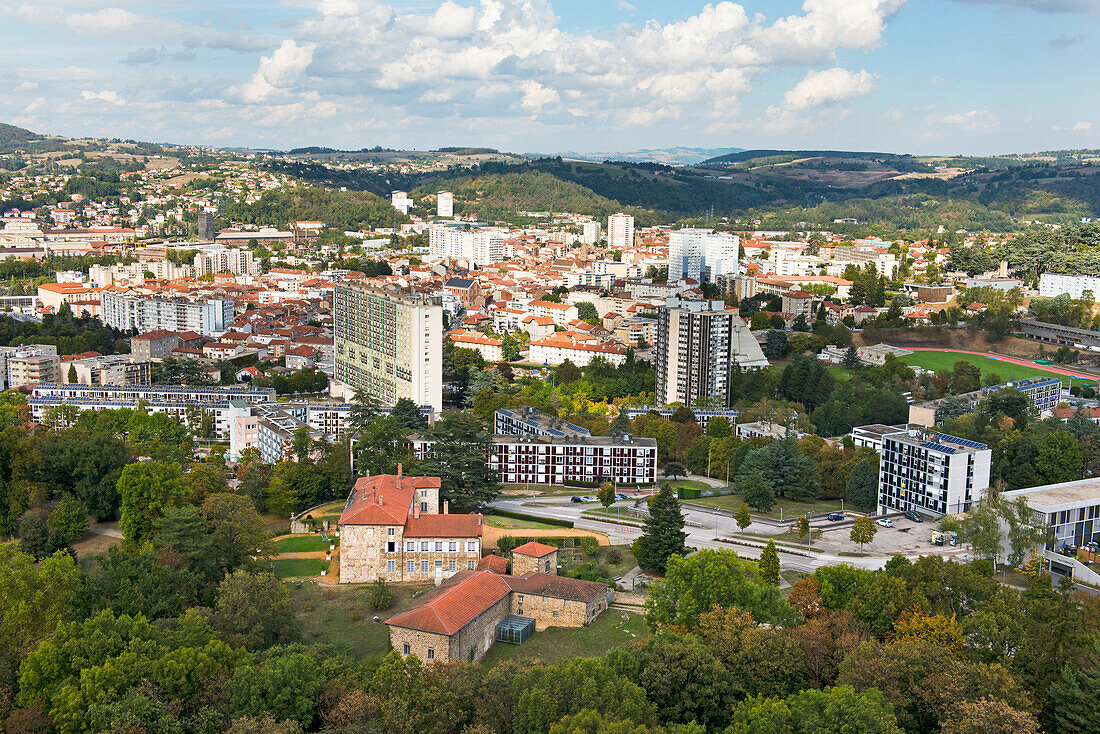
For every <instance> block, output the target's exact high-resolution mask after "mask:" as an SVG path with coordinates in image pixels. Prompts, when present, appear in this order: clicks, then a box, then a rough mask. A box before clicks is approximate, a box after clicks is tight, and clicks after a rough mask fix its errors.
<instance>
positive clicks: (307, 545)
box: [275, 533, 329, 553]
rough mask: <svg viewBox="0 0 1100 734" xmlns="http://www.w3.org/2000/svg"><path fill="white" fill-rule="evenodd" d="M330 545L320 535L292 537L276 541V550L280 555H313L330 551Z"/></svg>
mask: <svg viewBox="0 0 1100 734" xmlns="http://www.w3.org/2000/svg"><path fill="white" fill-rule="evenodd" d="M328 547H329V543H327V542H325V539H324V538H322V537H321V536H320V535H319V534H317V535H315V534H312V533H311V534H309V535H292V536H290V537H288V538H282V539H280V540H276V541H275V549H276V550H277V551H279V552H280V553H311V552H313V551H323V550H328Z"/></svg>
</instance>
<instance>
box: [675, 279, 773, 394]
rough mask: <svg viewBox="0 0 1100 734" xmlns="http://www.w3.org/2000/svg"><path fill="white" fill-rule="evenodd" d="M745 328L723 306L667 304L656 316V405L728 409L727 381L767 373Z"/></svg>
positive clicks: (761, 355) (763, 359) (715, 303)
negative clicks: (742, 372) (737, 374)
mask: <svg viewBox="0 0 1100 734" xmlns="http://www.w3.org/2000/svg"><path fill="white" fill-rule="evenodd" d="M767 366H768V360H767V358H766V357H765V356H764V352H763V351H762V350H761V349H760V344H759V343H758V342H757V341H756V338H755V337H754V336H753V335H752V333H751V332H750V331H749V327H748V325H747V324H745V322H744V321H743V320H742V319H741V317H740V316H738V315H737V309H736V308H728V307H727V306H726V304H725V303H723V302H722V301H681V300H679V299H677V298H670V299H668V300H667V301H666V303H665V306H664V307H662V308H661V309H659V310H658V312H657V366H656V371H657V402H658V403H659V404H660V405H668V404H669V403H674V402H675V403H680V404H681V405H688V406H690V405H693V404H694V403H695V401H696V400H697V399H699V398H704V399H709V400H714V401H716V402H717V403H718V405H720V406H722V407H727V408H728V407H730V403H731V398H730V391H729V383H730V375H731V374H732V373H733V372H734V371H735V370H736V369H739V368H740V369H754V368H757V367H767Z"/></svg>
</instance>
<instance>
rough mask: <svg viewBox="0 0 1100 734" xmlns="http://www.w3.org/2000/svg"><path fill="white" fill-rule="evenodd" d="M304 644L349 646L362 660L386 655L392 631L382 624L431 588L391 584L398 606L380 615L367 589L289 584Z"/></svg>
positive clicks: (428, 585) (311, 582) (422, 585)
mask: <svg viewBox="0 0 1100 734" xmlns="http://www.w3.org/2000/svg"><path fill="white" fill-rule="evenodd" d="M287 586H288V588H289V589H290V598H291V601H292V602H293V604H294V613H295V616H297V618H298V627H299V629H301V631H302V641H303V642H307V643H312V642H322V641H323V642H329V643H332V644H334V645H336V646H338V647H343V646H347V647H348V649H349V650H350V651H351V653H352V654H353V655H355V656H356V657H358V658H364V657H369V656H371V655H385V654H386V653H388V652H389V651H390V630H389V628H388V627H386V625H385V624H382V622H381V621H379V622H375V621H374V617H375V616H378V618H379V620H385V619H388V618H389V617H391V616H393V615H394V614H395V613H396V612H398V611H400V610H402V609H404V608H406V607H408V606H409V604H410V603H411V602H412V598H413V594H415V593H416V592H418V591H420V592H422V591H425V590H427V589H430V588H431V587H432V585H431V584H391V585H390V591H391V592H393V598H394V603H393V605H392V606H391V607H390V608H389V609H387V610H384V611H381V612H376V611H375V610H374V609H373V608H372V607H371V605H370V600H369V596H368V594H369V589H367V588H366V587H365V586H342V587H340V588H338V589H331V588H326V587H323V586H320V585H318V584H317V583H316V582H314V581H305V582H299V583H290V584H287Z"/></svg>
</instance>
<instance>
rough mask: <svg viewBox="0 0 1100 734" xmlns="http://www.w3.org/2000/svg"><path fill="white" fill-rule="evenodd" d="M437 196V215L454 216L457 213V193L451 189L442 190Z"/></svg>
mask: <svg viewBox="0 0 1100 734" xmlns="http://www.w3.org/2000/svg"><path fill="white" fill-rule="evenodd" d="M435 196H436V199H435V215H436V216H437V217H453V216H454V215H455V195H454V194H452V193H451V192H450V191H440V192H438V193H436V195H435Z"/></svg>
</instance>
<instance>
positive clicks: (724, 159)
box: [700, 149, 909, 165]
mask: <svg viewBox="0 0 1100 734" xmlns="http://www.w3.org/2000/svg"><path fill="white" fill-rule="evenodd" d="M788 156H789V157H790V158H791V159H797V158H901V157H906V158H908V157H909V156H899V155H898V154H896V153H870V152H859V151H853V150H744V149H741V150H737V151H735V152H732V153H726V154H723V155H719V156H715V157H714V158H708V159H707V160H704V161H700V162H701V163H702V164H703V165H712V164H723V163H745V162H747V161H753V160H756V159H758V158H778V157H788Z"/></svg>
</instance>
